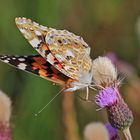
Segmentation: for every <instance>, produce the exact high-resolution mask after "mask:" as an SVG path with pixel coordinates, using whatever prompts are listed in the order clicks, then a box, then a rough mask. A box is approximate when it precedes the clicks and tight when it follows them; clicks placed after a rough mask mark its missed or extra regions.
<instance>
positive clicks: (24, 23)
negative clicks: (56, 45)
mask: <svg viewBox="0 0 140 140" xmlns="http://www.w3.org/2000/svg"><path fill="white" fill-rule="evenodd" d="M15 22H16V25H17V27H18V28H19V30H20V31H21V33H22V34H23V35H24V37H25V38H26V39H27V40H28V42H29V43H30V44H31V45H32V47H33V48H34V49H35V50H36V51H37V52H38V53H39V54H40V55H41V56H42V57H44V58H45V59H46V61H48V62H49V63H50V64H51V65H53V66H54V67H56V68H57V69H58V70H59V71H61V72H62V73H64V74H65V75H67V76H69V74H68V73H67V72H66V71H65V69H64V68H63V66H62V65H61V63H59V61H58V60H57V59H56V57H55V56H53V54H52V53H51V51H50V50H49V48H48V44H46V42H45V37H46V34H47V32H48V31H49V30H50V29H49V28H47V27H45V26H42V25H39V24H38V23H36V22H33V21H31V20H30V19H26V18H16V19H15Z"/></svg>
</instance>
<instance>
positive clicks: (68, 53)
mask: <svg viewBox="0 0 140 140" xmlns="http://www.w3.org/2000/svg"><path fill="white" fill-rule="evenodd" d="M66 55H67V56H72V57H74V54H73V53H72V51H70V50H69V49H67V50H66Z"/></svg>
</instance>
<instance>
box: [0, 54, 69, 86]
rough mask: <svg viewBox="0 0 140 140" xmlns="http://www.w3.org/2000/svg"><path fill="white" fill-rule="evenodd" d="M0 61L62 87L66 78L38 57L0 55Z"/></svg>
mask: <svg viewBox="0 0 140 140" xmlns="http://www.w3.org/2000/svg"><path fill="white" fill-rule="evenodd" d="M0 60H1V61H3V62H5V63H8V64H10V65H12V66H15V67H16V68H18V69H21V70H25V71H27V72H30V73H32V74H35V75H38V76H40V77H42V78H44V79H47V80H49V81H52V82H54V83H58V84H61V85H64V84H65V82H66V81H67V79H68V77H66V76H65V75H64V74H62V73H60V72H59V71H58V70H57V69H56V68H55V67H54V66H52V65H51V64H50V63H49V62H46V60H45V59H44V58H43V57H42V56H40V55H34V56H8V55H1V56H0Z"/></svg>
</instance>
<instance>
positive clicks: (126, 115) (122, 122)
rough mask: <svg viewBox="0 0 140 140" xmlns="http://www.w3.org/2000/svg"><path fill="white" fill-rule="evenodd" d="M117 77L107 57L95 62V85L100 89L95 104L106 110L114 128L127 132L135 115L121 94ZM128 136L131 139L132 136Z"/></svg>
mask: <svg viewBox="0 0 140 140" xmlns="http://www.w3.org/2000/svg"><path fill="white" fill-rule="evenodd" d="M117 77H118V76H117V70H116V68H115V67H114V65H113V64H112V63H111V61H110V60H109V59H108V58H107V57H99V58H97V59H95V60H94V61H93V78H94V83H95V85H97V87H99V93H98V94H97V95H96V97H95V102H96V104H97V105H98V106H100V107H101V108H106V110H107V114H108V120H109V122H110V124H111V125H112V126H113V127H114V128H116V129H118V130H122V131H126V130H127V129H129V127H130V126H131V124H132V122H133V114H132V112H131V110H130V109H129V107H128V106H127V104H126V103H125V102H124V100H123V98H122V97H121V95H120V93H119V90H118V85H119V84H120V83H119V81H118V79H117ZM128 135H129V138H130V139H131V135H130V134H128Z"/></svg>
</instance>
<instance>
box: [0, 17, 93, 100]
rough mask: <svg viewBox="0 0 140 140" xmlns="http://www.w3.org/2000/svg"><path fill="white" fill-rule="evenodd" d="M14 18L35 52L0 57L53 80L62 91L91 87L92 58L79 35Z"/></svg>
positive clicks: (13, 64)
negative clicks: (34, 53)
mask: <svg viewBox="0 0 140 140" xmlns="http://www.w3.org/2000/svg"><path fill="white" fill-rule="evenodd" d="M15 22H16V25H17V27H18V29H19V30H20V32H21V33H22V34H23V36H24V37H25V38H26V39H27V41H28V42H29V43H30V44H31V46H32V47H33V48H34V49H35V50H36V51H37V52H38V55H30V56H13V55H0V60H1V61H3V62H5V63H8V64H10V65H12V66H15V67H16V68H18V69H21V70H24V71H27V72H30V73H33V74H35V75H38V76H40V77H42V78H44V79H47V80H49V81H52V82H54V83H57V84H59V85H61V86H63V87H64V88H65V91H70V92H71V91H76V90H78V89H83V88H86V89H87V94H88V90H89V88H92V85H91V83H92V77H93V75H92V59H91V58H90V47H89V46H88V44H87V43H86V42H85V41H84V40H83V38H82V37H80V36H77V35H75V34H73V33H71V32H68V31H67V30H56V29H54V28H49V27H45V26H42V25H39V24H38V23H36V22H34V21H32V20H31V19H27V18H24V17H23V18H21V17H18V18H16V19H15ZM87 98H88V97H87Z"/></svg>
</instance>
